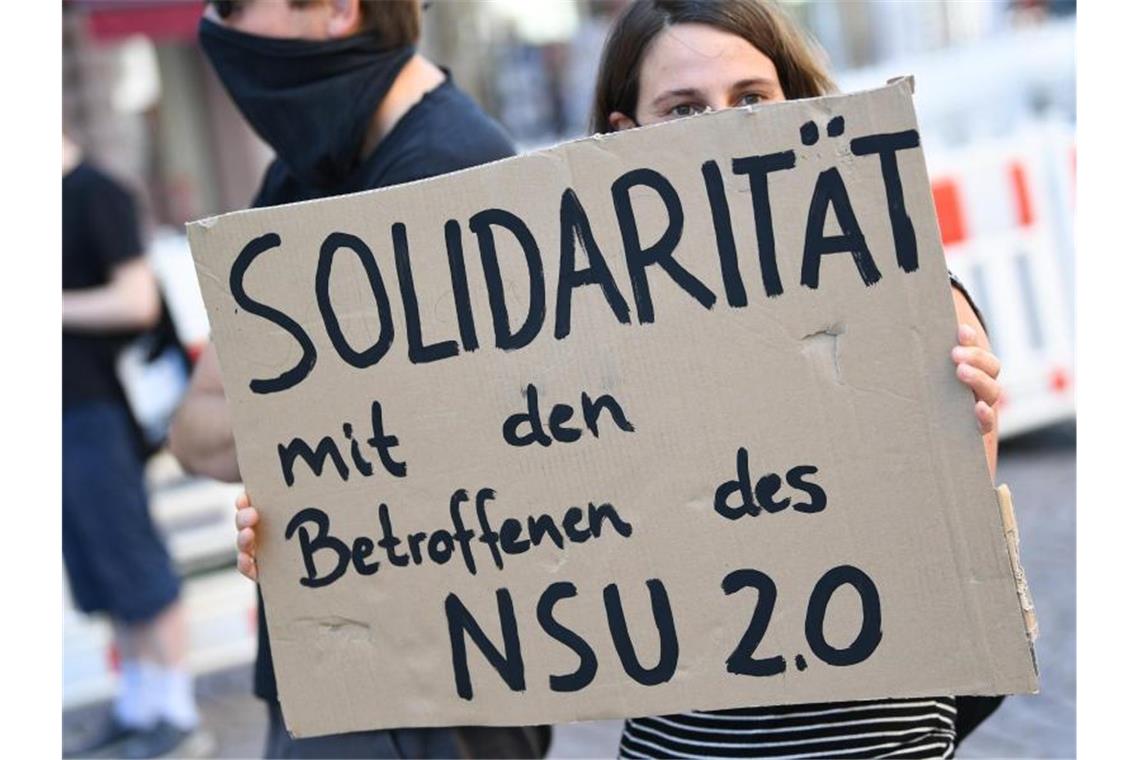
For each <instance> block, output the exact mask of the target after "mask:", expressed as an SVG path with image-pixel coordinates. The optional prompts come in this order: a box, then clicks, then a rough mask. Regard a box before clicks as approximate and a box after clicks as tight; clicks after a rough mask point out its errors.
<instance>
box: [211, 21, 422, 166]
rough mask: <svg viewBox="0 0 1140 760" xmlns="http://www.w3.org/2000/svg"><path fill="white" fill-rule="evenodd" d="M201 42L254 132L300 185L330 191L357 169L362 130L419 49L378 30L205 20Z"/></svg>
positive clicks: (362, 136) (219, 76)
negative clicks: (263, 29)
mask: <svg viewBox="0 0 1140 760" xmlns="http://www.w3.org/2000/svg"><path fill="white" fill-rule="evenodd" d="M198 40H199V42H200V43H201V45H202V49H203V50H204V51H205V52H206V56H207V57H208V58H209V59H210V63H212V64H213V66H214V70H215V71H217V72H218V78H219V79H221V80H222V84H223V85H224V86H225V88H226V90H228V91H229V93H230V97H232V98H233V99H234V103H235V104H237V107H238V110H240V111H241V112H242V114H243V115H244V116H245V118H246V119H247V120H248V121H249V123H250V126H252V127H253V129H254V131H256V132H257V134H259V135H260V136H261V138H262V139H263V140H265V142H267V143H269V145H270V146H271V147H272V148H273V150H274V151H275V152H276V153H277V157H278V158H280V159H281V160H282V161H283V162H284V163H285V165H286V166H287V167H288V168H289V171H290V172H291V173H292V174H293V175H294V176H295V177H296V178H297V179H298V180H300V181H301V182H303V183H305V184H308V185H311V186H314V187H319V188H331V187H334V186H336V185H337V184H338V183H340V182H343V181H344V180H345V179H346V178H347V177H348V176H349V175H350V174H351V173H352V170H353V169H355V168H356V166H357V165H358V163H359V161H358V158H359V154H360V146H361V143H362V142H363V140H364V133H365V130H367V129H368V125H369V123H370V121H371V119H372V117H373V115H374V114H375V113H376V109H377V108H379V107H380V101H382V100H383V99H384V96H385V95H386V94H387V93H388V90H389V88H390V87H391V86H392V82H393V81H395V79H396V75H397V74H399V73H400V70H401V69H403V67H404V64H406V63H407V62H408V60H409V59H410V58H411V57H412V55H413V54H414V53H415V48H414V47H412V46H411V45H407V46H404V47H400V48H395V49H388V50H384V49H383V48H381V46H380V43H379V41H378V40H377V38H376V37H375V35H371V34H359V35H355V36H353V37H345V38H340V39H335V40H326V41H312V40H295V39H275V38H272V37H260V36H257V35H253V34H245V33H244V32H238V31H235V30H233V29H228V28H226V27H225V26H223V25H221V24H218V23H215V22H213V21H207V20H206V19H202V21H201V22H200V23H199V24H198Z"/></svg>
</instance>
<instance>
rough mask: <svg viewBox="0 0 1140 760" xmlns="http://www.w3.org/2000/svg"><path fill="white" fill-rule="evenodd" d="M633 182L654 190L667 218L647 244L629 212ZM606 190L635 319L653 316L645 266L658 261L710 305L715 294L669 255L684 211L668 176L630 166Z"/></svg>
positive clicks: (678, 236)
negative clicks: (618, 234)
mask: <svg viewBox="0 0 1140 760" xmlns="http://www.w3.org/2000/svg"><path fill="white" fill-rule="evenodd" d="M636 185H641V186H644V187H648V188H650V189H652V190H655V191H656V192H657V194H658V196H660V198H661V201H662V202H663V203H664V204H665V211H666V214H667V215H668V218H669V221H668V224H667V226H666V228H665V232H664V233H662V235H661V238H660V239H659V240H658V241H657V242H655V243H653V244H652V245H650V246H648V247H645V246H643V245H642V243H641V238H640V235H639V233H638V229H637V219H636V218H635V217H634V215H633V201H632V199H631V197H630V190H631V189H633V187H634V186H636ZM610 191H611V194H612V195H613V201H614V212H615V213H616V215H617V220H618V227H619V228H620V230H621V239H622V244H623V246H624V248H625V259H626V265H627V266H628V268H629V278H630V281H631V282H632V284H633V302H634V304H635V305H636V306H637V318H638V320H639V321H640V322H641V323H642V324H645V323H648V322H652V321H653V319H654V314H653V297H652V296H651V295H650V292H649V280H648V278H647V277H646V274H645V270H646V269H647V268H648V267H651V266H653V265H659V266H660V267H661V268H662V269H663V270H665V273H666V274H668V275H669V277H670V278H672V280H673V282H675V283H677V285H679V286H680V287H681V289H682V290H684V291H685V292H686V293H688V294H689V295H690V296H692V297H693V298H694V299H695V300H696V301H697V303H699V304H700V305H701V306H703V307H705V308H706V309H711V308H712V307H713V304H714V303H716V295H715V294H714V293H713V292H712V291H711V290H709V289H708V288H707V287H705V285H704V283H702V282H701V281H700V280H698V279H697V278H696V277H694V276H693V274H692V273H691V272H689V271H688V270H687V269H685V268H684V267H683V266H681V265H680V264H679V263H677V260H676V259H674V258H673V253H674V251H676V249H677V244H678V243H679V242H680V241H681V230H682V228H683V227H684V225H685V212H684V209H683V208H682V207H681V199H680V198H679V197H678V196H677V191H676V190H675V189H674V188H673V185H671V184H670V183H669V180H667V179H665V177H664V176H662V175H661V174H659V173H658V172H655V171H653V170H652V169H634V170H633V171H630V172H626V173H625V174H623V175H622V176H620V177H618V178H617V180H616V181H615V182H614V184H613V186H612V187H611V188H610Z"/></svg>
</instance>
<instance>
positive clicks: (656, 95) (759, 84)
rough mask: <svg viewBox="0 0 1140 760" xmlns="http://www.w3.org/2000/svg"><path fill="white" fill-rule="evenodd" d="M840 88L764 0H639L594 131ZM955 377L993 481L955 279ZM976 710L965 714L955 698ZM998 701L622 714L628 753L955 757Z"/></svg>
mask: <svg viewBox="0 0 1140 760" xmlns="http://www.w3.org/2000/svg"><path fill="white" fill-rule="evenodd" d="M834 91H835V86H834V84H833V83H832V82H831V79H830V77H829V76H828V74H827V72H826V70H825V68H824V66H823V63H822V56H821V55H820V54H819V53H818V52H817V50H816V49H814V46H813V44H812V43H811V42H809V40H808V38H807V37H806V35H805V34H804V33H803V32H802V31H801V30H800V29H798V28H797V27H796V26H795V25H794V23H793V22H792V21H791V20H790V19H789V18H787V17H786V16H785V15H784V14H783V13H782V12H781V11H780V9H779V8H778V7H776V6H775V4H774V3H770V2H766V1H765V0H716V1H715V2H710V1H709V0H634V2H632V3H631V4H630V5H629V6H628V7H627V8H626V9H625V11H624V12H623V13H622V15H621V16H619V18H618V19H617V21H616V22H615V24H614V26H613V28H612V30H611V32H610V35H609V38H608V39H607V40H606V46H605V49H604V51H603V54H602V61H601V65H600V68H599V71H598V81H597V89H596V93H595V99H594V112H593V116H592V124H591V126H592V129H593V130H594V131H595V132H616V131H620V130H624V129H631V128H634V127H640V126H644V125H648V124H658V123H661V122H665V121H669V120H671V119H676V118H682V117H685V116H691V115H694V114H699V113H702V112H704V111H719V110H721V109H724V108H733V107H739V106H754V105H762V104H764V103H773V102H780V101H784V100H794V99H798V98H813V97H819V96H822V95H827V94H830V93H833V92H834ZM948 284H949V285H950V286H951V290H952V295H953V303H954V309H955V312H956V314H957V317H958V322H959V332H958V342H959V345H958V346H956V347H955V348H954V349H953V351H952V353H951V356H950V357H948V358H949V359H950V360H951V361H953V362H954V364H955V365H956V372H957V377H958V379H959V380H960V381H961V382H962V383H964V384H965V385H966V386H967V387H968V388H970V390H971V391H972V392H973V393H974V398H975V407H974V413H975V416H976V417H977V422H978V426H979V428H980V431H981V434H982V436H983V442H984V446H985V451H986V459H987V463H988V465H989V469H990V476H991V478H992V477H993V475H994V471H995V468H996V465H997V415H996V412H995V409H994V407H995V405H996V403H997V401H998V397H999V395H1000V393H1001V386H1000V385H999V384H998V382H997V375H998V371H999V368H1000V365H999V362H998V359H997V357H996V356H994V354H993V353H992V352H991V351H990V345H989V341H988V339H987V337H986V332H985V329H984V326H983V324H982V322H981V320H980V318H979V315H978V312H977V309H976V308H975V307H974V304H973V302H972V301H971V299H970V297H969V295H968V294H967V293H966V290H965V288H964V287H963V286H962V284H961V283H960V282H959V281H958V280H957V279H956V278H954V277H953V275H951V282H950V283H948ZM959 702H961V703H962V704H963V706H967V707H968V712H969V715H968V716H967V717H966V720H965V721H958V720H957V718H958V703H959ZM998 702H1000V698H990V699H982V700H979V699H976V698H974V699H965V698H960V699H958V700H956V699H955V698H954V697H953V696H933V697H928V698H921V699H886V700H874V701H862V702H843V703H823V704H813V705H785V706H779V707H751V708H742V709H735V710H726V711H715V712H692V713H687V714H684V715H671V716H662V717H647V718H636V719H631V720H627V721H626V725H625V730H624V731H623V733H622V738H621V745H620V754H621V755H622V756H624V757H647V756H648V757H662V756H677V755H678V754H680V755H683V756H694V755H695V756H704V757H716V756H720V757H732V756H740V755H741V754H748V755H751V756H756V755H763V756H765V757H777V756H790V755H795V756H805V755H806V756H813V757H815V756H818V757H824V756H831V755H833V754H834V755H843V756H855V754H856V753H859V756H864V757H881V756H887V755H890V756H891V757H949V756H952V755H953V754H954V751H955V749H956V747H957V743H958V742H959V741H961V739H962V738H963V737H964V736H965V734H966V733H968V731H969V730H972V728H973V727H974V726H976V725H977V723H978V722H979V721H980V720H981V719H982V718H983V717H985V715H986V714H988V712H990V711H992V710H993V709H994V708H995V707H996V706H997V703H998Z"/></svg>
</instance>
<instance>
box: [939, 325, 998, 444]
mask: <svg viewBox="0 0 1140 760" xmlns="http://www.w3.org/2000/svg"><path fill="white" fill-rule="evenodd" d="M950 358H951V359H953V360H954V363H955V364H957V365H958V369H957V375H958V379H959V380H961V381H962V383H963V384H964V385H965V386H966V387H967V388H969V389H970V390H971V391H973V392H974V400H975V402H976V403H975V404H974V415H975V416H976V417H977V418H978V426H979V427H980V428H981V430H982V435H988V434H989V433H992V432H993V431H994V428H995V427H996V426H997V414H996V413H995V412H994V407H995V406H996V405H997V402H998V399H999V398H1000V397H1001V384H1000V383H998V380H997V378H998V373H1000V372H1001V362H1000V361H998V358H997V357H996V356H994V354H993V353H992V352H991V351H990V350H989V348H988V347H986V348H983V347H981V346H979V345H978V332H977V330H975V329H974V328H973V327H972V326H970V325H968V324H962V325H958V345H957V346H955V347H954V349H953V350H952V351H951V352H950Z"/></svg>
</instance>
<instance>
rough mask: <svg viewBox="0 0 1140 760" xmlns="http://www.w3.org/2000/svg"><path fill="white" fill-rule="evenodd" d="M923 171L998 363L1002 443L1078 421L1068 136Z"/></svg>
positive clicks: (933, 158)
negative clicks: (1063, 422)
mask: <svg viewBox="0 0 1140 760" xmlns="http://www.w3.org/2000/svg"><path fill="white" fill-rule="evenodd" d="M927 161H928V165H929V167H930V176H931V192H932V194H933V197H934V204H935V208H936V210H937V212H938V220H939V225H940V226H941V230H942V242H943V246H944V248H945V250H946V263H947V266H948V267H949V268H950V270H951V271H953V272H954V273H955V274H956V275H958V277H959V278H961V279H962V281H963V282H964V283H965V285H966V287H967V289H968V290H969V291H970V294H971V295H972V296H973V297H974V299H975V301H976V302H977V304H978V306H979V308H980V309H981V310H982V312H983V314H984V316H985V319H986V324H987V328H988V333H989V337H990V341H991V342H992V344H993V347H994V352H995V353H996V354H997V355H998V356H999V357H1000V358H1001V360H1002V373H1001V381H1002V385H1003V387H1004V394H1003V398H1002V400H1001V402H1000V409H999V428H1000V431H1001V434H1002V435H1003V436H1010V435H1016V434H1018V433H1023V432H1027V431H1030V430H1033V429H1035V428H1038V427H1042V426H1044V425H1048V424H1050V423H1053V422H1058V421H1061V420H1066V419H1071V418H1073V417H1074V415H1075V414H1076V408H1075V397H1074V388H1073V386H1074V382H1075V371H1074V363H1073V355H1074V349H1073V341H1074V307H1073V298H1074V289H1073V271H1074V267H1073V257H1074V245H1073V208H1074V204H1075V190H1074V177H1075V161H1076V150H1075V147H1074V140H1073V132H1072V127H1071V126H1069V125H1065V124H1059V123H1052V122H1047V123H1038V124H1028V125H1026V126H1023V127H1022V128H1020V129H1019V130H1018V131H1017V132H1016V133H1014V134H1013V135H1011V136H1010V137H1008V138H1005V139H1001V140H989V141H981V142H972V143H970V145H969V147H968V148H964V149H962V150H956V151H950V152H945V153H938V152H933V151H932V152H931V153H929V154H928V156H927Z"/></svg>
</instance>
